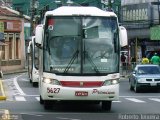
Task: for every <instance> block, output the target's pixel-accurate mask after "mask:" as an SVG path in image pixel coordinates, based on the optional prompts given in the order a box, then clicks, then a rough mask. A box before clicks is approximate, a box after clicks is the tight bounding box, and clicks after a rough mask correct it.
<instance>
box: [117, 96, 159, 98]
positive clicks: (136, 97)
mask: <svg viewBox="0 0 160 120" xmlns="http://www.w3.org/2000/svg"><path fill="white" fill-rule="evenodd" d="M119 97H120V98H133V97H134V98H154V97H156V98H157V97H160V96H119Z"/></svg>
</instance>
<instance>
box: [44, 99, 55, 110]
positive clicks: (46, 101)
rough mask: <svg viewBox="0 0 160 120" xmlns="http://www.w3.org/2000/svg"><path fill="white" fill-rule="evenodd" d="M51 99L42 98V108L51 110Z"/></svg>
mask: <svg viewBox="0 0 160 120" xmlns="http://www.w3.org/2000/svg"><path fill="white" fill-rule="evenodd" d="M52 107H53V106H52V101H49V100H44V109H46V110H51V109H52Z"/></svg>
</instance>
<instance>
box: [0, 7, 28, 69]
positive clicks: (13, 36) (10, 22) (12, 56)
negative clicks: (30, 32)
mask: <svg viewBox="0 0 160 120" xmlns="http://www.w3.org/2000/svg"><path fill="white" fill-rule="evenodd" d="M24 23H25V19H24V17H23V16H21V15H20V14H18V12H16V11H13V10H12V9H9V8H7V7H0V30H1V31H0V32H1V33H4V39H1V42H3V43H5V45H3V46H0V47H1V51H2V54H1V61H0V62H1V69H2V71H10V70H18V69H22V68H24V67H25V44H24V42H25V41H24Z"/></svg>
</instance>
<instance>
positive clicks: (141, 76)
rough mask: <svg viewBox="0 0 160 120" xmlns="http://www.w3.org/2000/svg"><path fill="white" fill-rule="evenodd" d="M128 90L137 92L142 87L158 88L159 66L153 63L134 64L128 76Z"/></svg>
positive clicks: (159, 82)
mask: <svg viewBox="0 0 160 120" xmlns="http://www.w3.org/2000/svg"><path fill="white" fill-rule="evenodd" d="M129 85H130V90H134V91H135V92H139V91H140V90H142V89H148V88H156V89H157V90H159V89H160V67H159V65H153V64H141V65H136V67H135V68H134V70H133V72H132V73H131V75H130V76H129Z"/></svg>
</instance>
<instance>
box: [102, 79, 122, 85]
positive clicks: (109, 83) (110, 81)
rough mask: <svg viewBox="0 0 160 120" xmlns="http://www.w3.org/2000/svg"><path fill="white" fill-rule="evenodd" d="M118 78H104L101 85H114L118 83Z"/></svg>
mask: <svg viewBox="0 0 160 120" xmlns="http://www.w3.org/2000/svg"><path fill="white" fill-rule="evenodd" d="M118 83H119V80H118V79H114V80H106V81H104V83H103V86H107V85H115V84H118Z"/></svg>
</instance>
